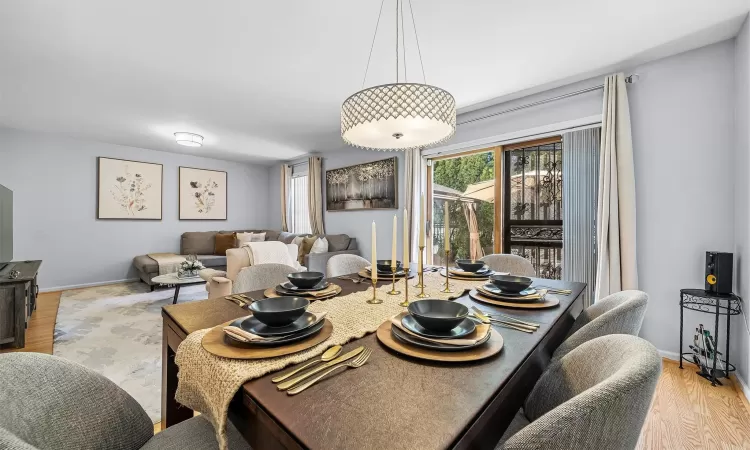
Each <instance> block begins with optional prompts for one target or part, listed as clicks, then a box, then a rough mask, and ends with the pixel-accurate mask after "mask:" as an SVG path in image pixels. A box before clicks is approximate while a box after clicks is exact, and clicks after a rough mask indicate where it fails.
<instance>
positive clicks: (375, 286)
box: [367, 268, 383, 305]
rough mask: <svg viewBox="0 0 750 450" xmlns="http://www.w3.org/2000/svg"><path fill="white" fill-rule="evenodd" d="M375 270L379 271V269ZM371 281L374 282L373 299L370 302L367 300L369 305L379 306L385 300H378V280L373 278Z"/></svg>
mask: <svg viewBox="0 0 750 450" xmlns="http://www.w3.org/2000/svg"><path fill="white" fill-rule="evenodd" d="M375 270H377V268H376V269H375ZM370 281H372V298H371V299H370V300H367V303H369V304H371V305H379V304H381V303H383V300H381V299H379V298H378V289H377V284H378V280H376V279H374V278H371V279H370Z"/></svg>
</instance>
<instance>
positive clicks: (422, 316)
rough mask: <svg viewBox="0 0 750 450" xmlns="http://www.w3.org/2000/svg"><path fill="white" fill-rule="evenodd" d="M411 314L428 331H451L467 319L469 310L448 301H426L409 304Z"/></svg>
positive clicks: (459, 304)
mask: <svg viewBox="0 0 750 450" xmlns="http://www.w3.org/2000/svg"><path fill="white" fill-rule="evenodd" d="M409 314H411V315H412V317H414V320H416V321H417V323H418V324H420V325H422V326H423V327H425V328H426V329H428V330H432V331H450V330H452V329H454V328H456V327H457V326H458V324H460V323H461V322H462V321H463V320H464V319H466V316H468V315H469V308H467V307H466V306H464V305H462V304H461V303H454V302H451V301H448V300H435V299H426V300H417V301H416V302H411V303H409Z"/></svg>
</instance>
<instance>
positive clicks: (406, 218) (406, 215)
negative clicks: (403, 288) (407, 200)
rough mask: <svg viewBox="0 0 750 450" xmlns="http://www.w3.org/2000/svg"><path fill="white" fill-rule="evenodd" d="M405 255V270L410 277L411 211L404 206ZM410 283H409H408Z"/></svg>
mask: <svg viewBox="0 0 750 450" xmlns="http://www.w3.org/2000/svg"><path fill="white" fill-rule="evenodd" d="M403 244H404V257H403V258H402V259H403V263H404V264H403V266H404V272H406V276H407V278H408V276H409V259H411V258H410V257H409V251H410V250H411V240H410V239H409V212H408V211H407V210H406V208H404V242H403ZM407 284H408V283H407Z"/></svg>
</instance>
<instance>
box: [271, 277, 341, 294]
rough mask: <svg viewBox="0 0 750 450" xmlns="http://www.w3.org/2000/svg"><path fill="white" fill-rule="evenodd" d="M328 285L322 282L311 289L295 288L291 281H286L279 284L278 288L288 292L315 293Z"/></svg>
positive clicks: (324, 281)
mask: <svg viewBox="0 0 750 450" xmlns="http://www.w3.org/2000/svg"><path fill="white" fill-rule="evenodd" d="M328 285H329V283H328V282H327V281H326V280H322V281H320V282H319V283H318V284H316V285H315V286H313V287H311V288H301V287H297V286H295V285H293V284H292V282H291V281H286V282H284V283H281V284H280V285H279V286H280V287H282V288H284V289H286V290H287V291H290V292H315V291H322V290H323V289H325V288H327V287H328Z"/></svg>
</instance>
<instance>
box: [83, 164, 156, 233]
mask: <svg viewBox="0 0 750 450" xmlns="http://www.w3.org/2000/svg"><path fill="white" fill-rule="evenodd" d="M162 187H163V168H162V165H161V164H154V163H146V162H138V161H128V160H125V159H115V158H105V157H103V156H100V157H99V158H97V193H96V197H97V201H96V217H97V218H98V219H126V220H161V218H162Z"/></svg>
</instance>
